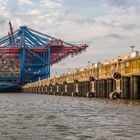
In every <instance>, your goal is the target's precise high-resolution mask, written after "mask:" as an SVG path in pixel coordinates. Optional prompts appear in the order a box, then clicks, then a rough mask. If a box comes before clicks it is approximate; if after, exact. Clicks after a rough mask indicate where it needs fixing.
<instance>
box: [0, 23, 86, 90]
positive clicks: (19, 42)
mask: <svg viewBox="0 0 140 140" xmlns="http://www.w3.org/2000/svg"><path fill="white" fill-rule="evenodd" d="M9 27H10V31H9V32H8V35H7V36H4V37H3V38H1V39H0V89H3V88H7V87H12V86H15V85H23V84H25V83H29V82H34V81H37V80H40V79H45V78H49V77H50V65H51V64H54V63H57V62H58V61H60V60H61V59H63V58H65V57H67V56H68V55H69V54H72V55H73V54H78V53H79V52H81V51H83V50H85V49H86V48H87V45H85V44H84V45H79V46H78V45H74V44H71V43H67V42H64V41H63V40H61V39H57V38H55V37H52V36H50V35H47V34H44V33H41V32H38V31H36V30H33V29H31V28H28V27H27V26H21V27H20V28H19V29H18V30H16V31H13V27H12V24H11V22H9ZM4 85H6V86H4Z"/></svg>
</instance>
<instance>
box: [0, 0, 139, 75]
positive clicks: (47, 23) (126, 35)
mask: <svg viewBox="0 0 140 140" xmlns="http://www.w3.org/2000/svg"><path fill="white" fill-rule="evenodd" d="M0 7H1V8H0V37H2V36H3V35H5V34H7V31H8V21H9V20H11V21H12V23H13V27H14V29H17V28H18V27H19V26H21V25H27V26H29V27H31V28H33V29H35V30H38V31H41V32H44V33H47V34H50V35H52V36H55V37H58V38H61V39H63V40H65V41H67V42H71V43H84V44H85V43H87V44H88V45H89V48H88V49H87V51H86V52H83V53H82V54H80V55H78V56H75V57H68V58H67V59H65V60H63V61H62V62H60V63H58V64H56V65H54V66H52V74H56V72H57V73H58V74H59V73H62V72H64V71H66V70H67V69H68V68H71V69H72V68H78V67H85V66H86V65H87V62H88V61H91V63H96V62H97V61H99V60H105V59H110V58H113V57H116V56H118V55H123V54H127V53H129V52H130V51H131V50H130V47H129V46H131V45H134V46H136V48H135V49H136V50H140V0H0Z"/></svg>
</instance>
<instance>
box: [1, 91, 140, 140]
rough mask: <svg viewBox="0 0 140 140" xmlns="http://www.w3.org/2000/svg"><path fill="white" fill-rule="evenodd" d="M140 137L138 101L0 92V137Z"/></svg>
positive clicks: (96, 139) (78, 139) (104, 139)
mask: <svg viewBox="0 0 140 140" xmlns="http://www.w3.org/2000/svg"><path fill="white" fill-rule="evenodd" d="M139 139H140V102H139V101H130V100H109V99H94V98H92V99H87V98H75V97H62V96H50V95H39V94H24V93H17V94H0V140H139Z"/></svg>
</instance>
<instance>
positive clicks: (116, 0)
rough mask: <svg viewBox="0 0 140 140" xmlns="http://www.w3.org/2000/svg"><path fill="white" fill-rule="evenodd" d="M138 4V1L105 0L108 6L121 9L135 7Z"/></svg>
mask: <svg viewBox="0 0 140 140" xmlns="http://www.w3.org/2000/svg"><path fill="white" fill-rule="evenodd" d="M139 2H140V1H139V0H107V4H108V5H110V6H112V7H117V8H122V9H127V8H130V7H133V6H136V4H138V3H139Z"/></svg>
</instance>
